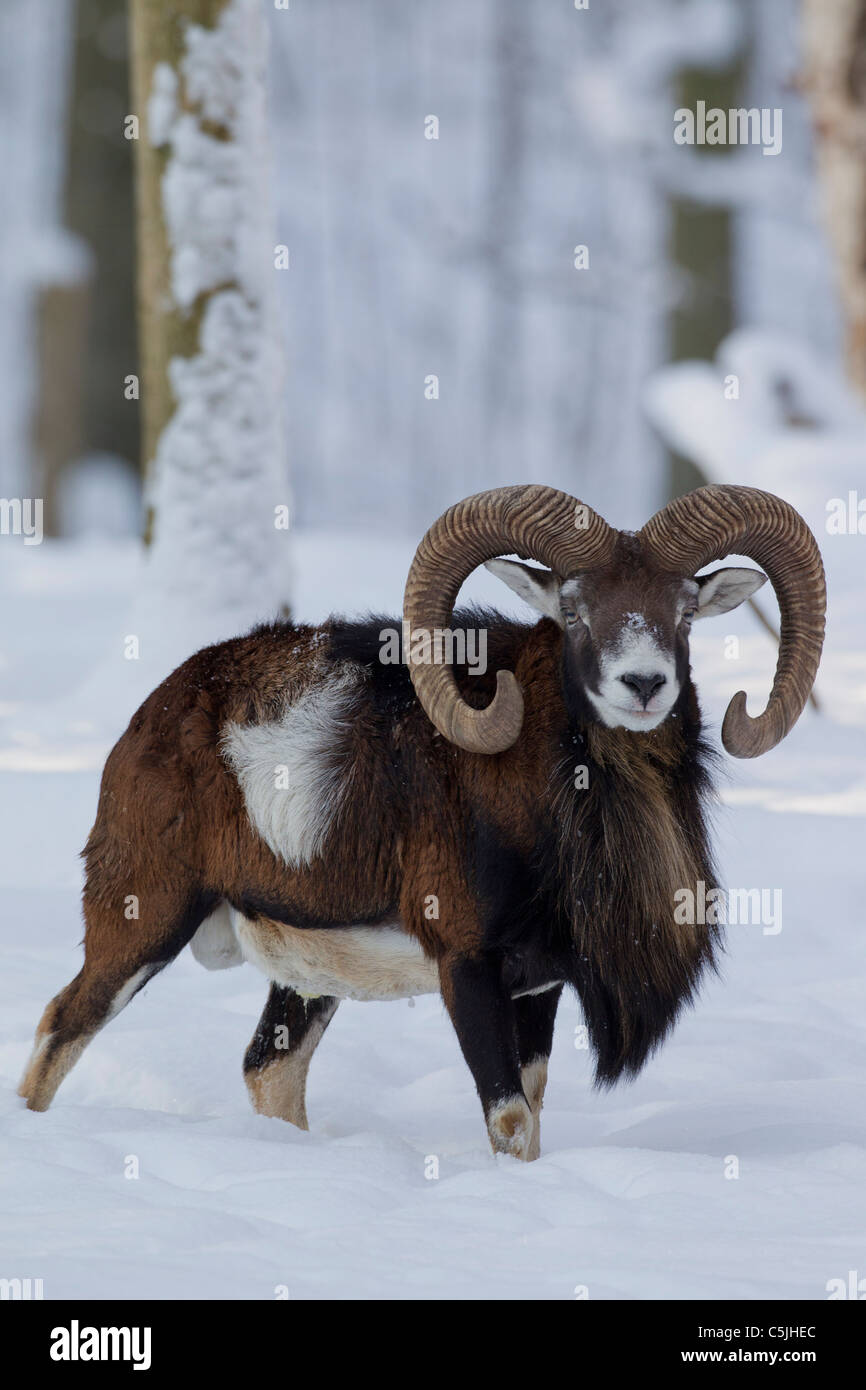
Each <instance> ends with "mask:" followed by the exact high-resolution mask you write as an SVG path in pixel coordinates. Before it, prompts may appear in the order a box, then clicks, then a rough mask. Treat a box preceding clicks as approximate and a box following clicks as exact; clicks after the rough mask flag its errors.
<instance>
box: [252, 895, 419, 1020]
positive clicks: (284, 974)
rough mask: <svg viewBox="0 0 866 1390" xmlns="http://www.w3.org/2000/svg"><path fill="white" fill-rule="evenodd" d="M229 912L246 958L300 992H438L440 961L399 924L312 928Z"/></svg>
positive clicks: (343, 995)
mask: <svg viewBox="0 0 866 1390" xmlns="http://www.w3.org/2000/svg"><path fill="white" fill-rule="evenodd" d="M229 912H230V915H231V921H232V926H233V927H234V932H235V936H236V938H237V942H238V945H239V946H240V949H241V951H242V952H243V957H244V960H247V961H249V963H250V965H254V966H256V968H257V969H258V970H261V971H262V972H263V973H264V974H265V975H266V976H267V977H268V979H269V980H275V981H276V983H277V984H280V985H289V986H290V987H291V988H292V989H294V990H297V992H298V993H299V994H306V995H320V994H329V995H333V996H334V998H336V999H364V1000H373V999H407V998H411V997H412V996H413V995H416V994H438V992H439V970H438V967H437V966H436V964H435V962H434V961H431V960H428V959H427V957H426V956H425V955H424V952H423V951H422V950H421V947H420V946H419V945H418V943H417V941H415V940H414V938H413V937H411V936H407V934H406V932H404V931H403V929H402V928H401V927H399V926H397V925H395V924H394V923H386V924H383V925H382V926H380V927H326V928H323V929H321V930H319V929H315V930H308V929H307V928H299V927H287V926H284V925H283V924H282V923H280V922H272V921H258V922H251V921H250V920H249V918H247V917H243V916H242V915H241V913H240V912H237V911H236V910H235V909H234V908H230V909H229Z"/></svg>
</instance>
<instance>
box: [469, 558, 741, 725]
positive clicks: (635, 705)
mask: <svg viewBox="0 0 866 1390" xmlns="http://www.w3.org/2000/svg"><path fill="white" fill-rule="evenodd" d="M488 568H489V569H491V570H492V571H493V572H494V573H495V574H497V575H498V576H499V578H501V579H504V580H505V582H506V583H507V584H508V585H509V586H510V587H511V588H512V589H514V590H515V592H516V593H519V594H520V595H521V597H522V598H524V599H526V601H527V602H528V603H530V604H532V606H533V607H534V608H535V609H536V610H537V611H538V612H541V613H544V614H545V615H546V616H547V617H550V618H553V620H554V621H555V622H556V623H558V624H559V626H560V627H561V628H562V629H563V666H564V676H565V684H566V689H567V690H568V691H569V692H572V693H576V692H581V693H582V694H583V695H584V696H585V697H586V699H587V701H588V703H589V705H590V707H591V709H592V711H593V712H594V714H595V715H596V717H597V718H598V720H599V721H600V722H601V723H602V724H606V725H607V726H608V727H609V728H616V727H620V728H626V729H635V730H638V729H640V730H648V729H655V728H657V727H658V725H659V724H661V723H662V721H663V720H664V719H666V718H667V716H668V715H669V714H670V712H671V710H672V709H673V707H674V705H675V704H676V702H677V699H678V698H679V695H680V691H681V690H682V688H683V685H684V684H685V682H686V681H687V680H688V677H689V633H690V631H691V626H692V623H693V622H695V621H697V620H698V619H700V618H708V617H712V616H714V615H715V614H717V613H726V612H728V611H729V610H730V609H732V608H736V607H737V605H738V604H740V603H743V602H744V600H745V599H747V598H748V597H749V595H750V594H752V593H754V591H755V590H756V589H758V588H759V587H760V586H761V585H762V584H763V583H764V582H765V579H766V576H765V575H763V574H762V573H761V572H760V571H759V570H751V569H721V570H715V571H714V572H713V573H712V574H709V575H702V576H700V577H699V578H689V579H680V578H678V577H677V576H675V575H669V574H660V573H659V572H658V571H652V570H649V569H646V568H644V567H643V566H642V565H634V566H632V567H630V568H629V570H628V571H627V572H626V573H623V572H622V571H621V570H611V569H600V570H594V571H593V572H592V573H591V574H586V575H581V576H578V577H577V578H573V579H567V580H565V581H564V582H562V581H560V580H559V579H558V578H557V576H555V575H553V574H551V573H550V572H549V571H548V570H540V569H534V568H531V567H529V566H527V565H522V564H518V563H517V562H516V561H512V560H492V561H490V562H489V564H488Z"/></svg>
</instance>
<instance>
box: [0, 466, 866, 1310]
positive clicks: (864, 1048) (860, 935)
mask: <svg viewBox="0 0 866 1390" xmlns="http://www.w3.org/2000/svg"><path fill="white" fill-rule="evenodd" d="M831 491H832V488H831ZM828 495H830V494H829V493H828ZM611 520H612V521H616V518H614V517H611ZM821 540H822V545H823V546H824V548H825V551H826V552H827V554H828V562H829V565H830V570H831V581H832V577H833V557H834V556H836V557H841V558H840V559H839V573H840V574H841V575H842V576H849V575H851V574H853V573H854V572H855V570H856V566H852V564H851V557H852V556H854V555H855V554H861V555H862V548H863V545H864V544H866V542H864V540H863V538H859V537H856V536H846V537H840V538H837V539H836V540H834V541H832V543H831V541H830V539H829V538H827V537H823V536H822V537H821ZM845 546H848V547H849V550H848V552H846V553H845V556H843V555H842V550H841V549H839V548H840V547H842V548H844V547H845ZM834 547H835V549H834ZM411 550H412V542H411V541H410V540H409V539H408V538H407V539H405V540H404V539H400V538H398V539H391V540H387V539H382V538H377V539H376V540H375V541H374V542H373V543H371V542H370V541H369V540H367V539H366V538H364V537H362V536H358V535H354V536H344V535H327V536H326V535H300V536H299V537H297V540H296V549H295V568H296V585H295V592H296V600H297V612H298V616H300V617H303V618H319V617H321V616H323V615H324V613H326V612H327V611H328V610H329V609H331V608H333V607H343V608H345V607H346V606H347V605H346V596H347V595H350V596H351V607H352V608H355V609H358V610H363V609H365V608H367V607H373V608H380V607H382V606H385V607H387V608H389V609H391V610H392V611H397V610H398V608H399V603H400V597H401V590H402V584H403V580H404V577H405V573H406V567H407V564H408V560H409V557H410V554H411ZM846 556H847V558H846ZM2 558H3V566H2V568H0V604H2V612H3V623H2V629H0V662H2V666H0V691H2V694H0V699H2V705H0V788H2V796H0V885H2V890H3V904H4V911H3V915H2V925H0V943H2V961H3V971H2V979H0V1001H2V1011H0V1113H2V1126H0V1213H2V1215H0V1276H2V1277H6V1278H14V1277H21V1278H25V1277H30V1278H41V1279H42V1280H43V1281H44V1293H45V1297H46V1298H58V1297H70V1296H79V1297H93V1298H107V1297H113V1298H116V1297H122V1298H145V1297H151V1298H201V1297H205V1298H249V1299H271V1298H274V1297H275V1296H280V1295H281V1294H282V1295H283V1296H284V1294H285V1292H287V1293H288V1296H290V1297H292V1298H312V1297H322V1296H324V1297H340V1298H358V1297H372V1298H413V1297H434V1298H437V1297H452V1298H453V1297H456V1298H482V1297H493V1298H544V1299H572V1298H574V1297H576V1296H581V1295H582V1296H587V1295H588V1296H589V1297H590V1298H593V1299H599V1298H630V1299H643V1298H651V1297H663V1298H715V1299H726V1298H734V1297H745V1298H765V1297H782V1298H792V1299H821V1298H825V1297H826V1296H827V1294H826V1285H827V1282H828V1281H829V1280H831V1279H834V1278H840V1279H847V1278H848V1272H849V1271H850V1270H852V1269H853V1270H857V1271H859V1275H860V1277H863V1276H864V1275H866V1210H864V1197H863V1193H864V1191H866V1106H864V1100H866V1009H864V1002H866V998H864V996H866V990H864V983H866V964H864V932H863V923H864V909H863V899H864V888H866V877H864V851H863V845H864V816H866V777H864V766H866V759H864V755H866V714H864V704H866V701H864V689H866V660H864V656H863V646H864V644H863V628H862V621H861V626H860V627H859V628H858V627H857V626H856V621H857V620H856V618H855V613H856V606H855V604H854V602H853V601H849V600H853V597H854V596H853V594H852V593H851V592H850V588H849V592H848V593H847V594H846V593H845V591H844V590H845V585H844V584H843V583H840V584H839V585H838V586H837V588H836V591H835V602H836V607H835V609H831V616H832V614H833V612H835V613H836V614H837V615H841V616H840V617H839V620H838V621H837V622H836V625H835V628H833V627H831V635H832V641H831V645H830V648H829V650H828V655H827V660H826V662H825V666H824V668H823V669H822V674H821V676H820V677H819V692H820V694H821V696H822V698H823V701H824V705H825V712H824V713H823V714H822V715H820V716H818V715H816V714H814V713H813V712H812V711H811V710H807V712H806V713H805V714H804V716H803V718H802V720H801V721H800V724H799V725H798V726H797V728H796V729H795V730H794V731H793V733H792V734H791V735H790V736H789V738H788V739H787V740H786V741H785V743H784V744H783V745H782V746H781V747H780V748H778V749H777V750H775V751H774V752H773V753H771V754H769V755H767V756H766V757H764V758H763V759H761V760H759V761H758V762H757V763H754V764H748V763H736V764H734V763H731V762H730V761H729V762H728V765H727V774H728V778H727V783H726V787H725V792H724V804H723V805H722V806H721V807H720V810H719V816H718V839H719V849H720V854H719V858H720V861H721V864H722V865H723V868H724V882H725V883H726V885H728V886H741V887H765V888H769V889H774V888H781V889H782V893H783V899H782V901H783V919H782V929H781V931H779V932H777V933H776V934H770V933H765V932H764V931H763V930H762V929H761V927H760V926H751V927H746V926H743V927H732V928H731V929H730V931H729V951H728V955H727V957H726V960H725V963H724V972H723V973H724V978H723V979H722V980H719V981H713V982H712V983H710V984H709V985H708V986H707V988H706V990H705V992H704V997H703V999H702V1001H701V1003H700V1005H699V1007H698V1009H697V1010H696V1011H695V1012H694V1013H692V1014H690V1015H688V1016H687V1017H686V1018H685V1019H684V1020H683V1022H682V1023H681V1025H680V1026H679V1028H678V1029H677V1031H676V1033H675V1035H674V1037H673V1039H672V1041H671V1042H670V1043H669V1044H668V1045H667V1047H666V1048H665V1049H664V1050H663V1052H662V1053H661V1054H660V1055H659V1056H658V1057H657V1058H656V1059H655V1060H654V1061H652V1062H651V1063H650V1065H649V1066H648V1067H647V1068H646V1070H645V1071H644V1073H643V1074H642V1076H641V1077H640V1078H639V1079H638V1080H637V1081H636V1082H635V1083H633V1084H631V1085H624V1086H621V1087H619V1088H618V1089H616V1090H615V1091H613V1092H612V1093H610V1094H606V1095H597V1094H595V1093H594V1092H593V1091H592V1089H591V1085H590V1063H589V1057H588V1054H587V1053H586V1052H585V1051H582V1050H580V1049H579V1048H577V1047H575V1035H576V1029H577V1026H578V1024H579V1022H580V1015H579V1010H578V1007H577V1004H576V1001H574V1000H573V999H568V1000H565V1001H564V1003H563V1006H562V1008H561V1010H560V1016H559V1020H558V1026H557V1034H556V1041H555V1046H554V1052H553V1057H552V1065H551V1079H550V1085H549V1090H548V1099H547V1104H546V1106H545V1110H544V1120H543V1127H542V1147H543V1156H542V1158H541V1159H540V1161H539V1162H537V1163H534V1164H530V1165H521V1164H519V1163H517V1162H516V1161H514V1160H512V1159H509V1158H504V1157H500V1158H494V1157H493V1156H492V1155H491V1154H490V1152H489V1150H488V1147H487V1139H486V1135H485V1131H484V1127H483V1124H482V1118H481V1113H480V1107H479V1105H478V1102H477V1099H476V1097H475V1094H474V1090H473V1085H472V1081H471V1078H470V1075H469V1072H468V1070H467V1068H466V1066H465V1065H464V1063H463V1061H462V1058H461V1056H460V1053H459V1049H458V1045H457V1041H456V1038H455V1036H454V1033H453V1031H452V1029H451V1026H450V1024H449V1022H448V1019H447V1017H446V1015H445V1012H444V1009H443V1007H442V1005H441V1003H440V1002H439V1000H438V999H435V998H425V999H420V1000H418V1001H417V1002H416V1006H415V1007H414V1008H409V1007H407V1004H406V1003H405V1002H404V1003H394V1004H355V1003H346V1004H343V1005H342V1006H341V1008H340V1010H339V1012H338V1014H337V1016H336V1019H335V1021H334V1023H333V1024H332V1026H331V1028H330V1031H329V1033H328V1035H327V1037H326V1039H325V1040H324V1042H323V1044H322V1046H321V1048H320V1049H319V1052H318V1053H317V1055H316V1058H315V1060H314V1062H313V1065H312V1068H311V1073H310V1085H309V1092H308V1108H309V1112H310V1120H311V1125H312V1129H311V1132H310V1133H306V1134H305V1133H301V1132H299V1131H297V1130H295V1129H293V1128H292V1127H290V1126H289V1125H287V1124H284V1123H283V1122H281V1121H279V1120H272V1119H266V1118H263V1117H257V1116H255V1115H253V1113H252V1111H251V1110H250V1108H249V1106H248V1102H247V1098H246V1092H245V1089H244V1085H243V1081H242V1078H241V1058H242V1054H243V1051H244V1048H245V1046H246V1043H247V1041H248V1040H249V1037H250V1035H251V1033H252V1031H253V1028H254V1026H255V1023H256V1021H257V1019H258V1015H259V1012H260V1010H261V1007H262V1004H263V1002H264V998H265V995H266V989H267V987H266V984H265V982H264V980H263V979H262V978H260V977H259V976H258V975H257V974H256V973H255V972H254V971H253V970H252V969H251V968H250V967H248V966H244V967H242V968H241V969H240V970H233V971H226V972H223V973H221V974H208V973H206V972H205V971H204V970H202V969H201V968H200V967H199V966H197V965H196V964H195V962H194V961H193V959H192V957H191V955H190V953H189V952H188V951H185V952H184V953H183V955H182V956H181V957H180V958H179V959H178V960H177V961H176V962H175V964H174V965H172V966H171V967H170V968H169V969H168V970H166V971H165V972H164V973H163V974H162V975H161V976H159V977H157V978H156V979H155V980H154V981H153V982H152V983H151V984H150V985H149V986H148V987H147V988H146V989H145V990H144V991H142V993H141V994H140V995H139V996H138V997H137V998H136V999H135V1000H134V1001H133V1003H132V1004H131V1005H130V1006H129V1008H128V1009H127V1010H126V1011H125V1012H124V1013H123V1014H122V1015H121V1016H120V1017H119V1018H118V1019H117V1020H115V1022H113V1023H112V1024H111V1025H110V1026H109V1028H108V1029H107V1030H106V1031H105V1032H104V1033H103V1034H102V1035H101V1036H100V1037H99V1038H97V1040H96V1041H95V1042H94V1043H93V1044H92V1046H91V1047H90V1048H89V1050H88V1051H87V1052H86V1053H85V1055H84V1057H83V1059H82V1061H81V1062H80V1063H79V1065H78V1066H77V1067H76V1068H75V1070H74V1071H73V1072H72V1074H71V1076H70V1077H69V1079H68V1081H67V1082H66V1083H65V1084H64V1086H63V1087H62V1088H61V1091H60V1093H59V1095H58V1098H57V1100H56V1101H55V1104H54V1106H53V1108H52V1109H51V1110H50V1111H49V1112H48V1113H46V1114H41V1115H37V1114H31V1113H29V1112H28V1111H26V1110H25V1108H24V1104H23V1102H22V1101H21V1100H19V1099H18V1098H17V1096H16V1095H15V1087H16V1085H17V1082H18V1079H19V1075H20V1072H21V1069H22V1067H23V1064H24V1061H25V1058H26V1056H27V1053H28V1051H29V1047H30V1042H31V1037H32V1032H33V1029H34V1027H35V1024H36V1022H37V1019H38V1017H39V1014H40V1011H41V1010H42V1008H43V1006H44V1005H45V1003H46V1002H47V1000H48V999H49V997H50V996H51V995H53V994H54V993H55V992H56V991H57V990H58V989H59V988H60V987H61V986H62V985H63V984H65V983H66V981H67V980H68V979H70V978H71V976H72V975H73V974H74V973H75V972H76V971H77V969H78V966H79V959H80V951H79V947H78V942H79V940H80V936H81V923H80V911H79V903H78V890H79V886H80V866H79V862H78V860H77V857H76V856H77V854H78V851H79V850H80V848H81V846H82V845H83V843H84V839H85V837H86V834H87V831H88V829H89V826H90V823H91V820H92V817H93V814H94V810H95V804H96V793H97V786H98V778H99V771H100V768H101V763H102V758H103V756H104V753H105V751H106V747H107V745H108V744H109V743H110V742H111V740H112V739H113V738H114V737H115V736H116V734H117V732H118V731H119V730H120V728H121V727H122V726H123V724H124V723H125V722H126V719H127V718H128V716H129V713H130V712H131V709H132V707H133V705H134V703H135V700H137V698H138V690H137V686H140V685H142V684H143V685H144V686H145V688H146V687H147V686H148V685H149V684H151V683H152V682H153V680H155V679H158V678H159V676H160V675H161V674H162V673H161V672H159V671H154V672H148V671H147V669H146V653H143V654H142V662H141V663H138V664H137V663H135V662H128V661H125V660H124V657H123V643H124V638H125V636H126V635H127V634H128V628H127V626H126V625H125V624H126V621H127V616H126V615H127V614H128V612H129V611H130V607H131V598H130V595H131V592H132V589H133V585H134V584H135V583H136V579H137V564H138V561H137V558H136V555H135V551H134V549H133V548H132V547H126V546H110V547H109V546H105V545H102V546H100V545H98V544H96V543H92V544H90V543H89V544H87V545H85V544H78V545H68V544H67V545H65V544H63V543H57V542H54V543H51V542H46V543H45V544H43V545H42V546H40V547H31V548H29V549H26V548H24V547H22V546H14V545H12V543H11V542H5V543H4V551H3V557H2ZM860 571H861V572H862V560H860ZM845 582H846V583H847V579H846V581H845ZM473 585H474V592H475V593H476V594H478V595H480V596H486V597H488V598H493V597H497V598H499V600H500V601H501V604H502V605H503V606H504V607H509V596H508V595H507V593H506V591H504V590H501V589H500V588H499V586H497V585H496V583H495V581H494V580H493V579H492V578H491V577H490V576H487V575H484V576H482V577H480V578H478V579H477V580H475V581H473ZM861 589H862V586H861ZM832 592H833V590H832V587H831V593H832ZM514 602H516V600H515V601H514ZM843 619H844V621H843ZM731 634H734V635H739V636H740V639H741V650H740V656H739V659H737V660H731V659H729V658H726V657H725V655H724V647H725V641H724V639H725V638H726V637H727V636H729V635H731ZM693 654H694V667H695V672H696V676H697V679H698V683H699V687H700V688H701V690H702V692H703V695H704V697H705V704H706V706H707V708H708V712H709V714H710V715H711V717H712V718H713V719H714V720H715V721H716V722H718V719H719V717H720V715H721V712H722V710H723V708H724V704H725V702H726V699H727V698H728V697H729V696H730V694H731V693H732V692H733V690H735V689H739V688H740V687H741V686H744V687H745V688H747V689H748V690H749V691H750V695H751V696H752V700H751V705H752V709H753V710H754V709H756V708H759V707H760V702H761V700H762V699H763V697H764V696H765V694H766V691H767V689H768V682H769V679H770V675H771V672H772V667H773V660H774V650H773V647H772V644H771V642H770V640H769V639H768V638H767V636H766V635H765V634H764V633H763V632H762V631H761V629H760V628H759V627H758V625H757V623H756V622H755V620H754V619H753V617H752V616H751V614H750V613H749V612H747V611H742V610H740V611H739V612H738V613H736V614H731V615H728V616H727V617H726V618H725V619H716V620H713V622H711V623H708V624H706V625H705V627H704V628H703V630H699V631H698V632H697V633H696V635H695V638H694V640H693ZM133 668H134V669H133ZM94 669H95V670H97V671H98V672H99V673H100V674H99V676H98V677H97V678H94V676H93V674H92V673H93V671H94ZM124 681H127V683H128V687H129V688H128V690H127V689H126V687H125V686H124V685H123V682H124ZM82 682H83V684H82ZM76 690H78V692H79V693H78V694H75V691H76ZM82 691H83V693H82ZM106 691H110V692H111V697H110V699H109V698H108V696H107V695H106V694H105V693H104V692H106ZM118 691H119V692H120V693H119V694H118ZM101 692H103V693H101ZM40 702H41V706H40ZM40 708H41V713H40ZM431 1158H435V1159H436V1160H438V1177H430V1176H428V1175H429V1174H430V1173H431V1170H432V1169H434V1168H435V1165H434V1164H432V1163H431ZM129 1174H134V1175H133V1176H130V1175H129ZM733 1174H738V1175H736V1176H733ZM584 1291H585V1292H584Z"/></svg>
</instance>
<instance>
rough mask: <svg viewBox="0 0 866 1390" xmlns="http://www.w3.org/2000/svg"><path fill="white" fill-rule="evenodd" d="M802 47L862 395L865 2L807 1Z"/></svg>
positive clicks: (851, 360) (865, 344) (851, 367)
mask: <svg viewBox="0 0 866 1390" xmlns="http://www.w3.org/2000/svg"><path fill="white" fill-rule="evenodd" d="M803 50H804V56H805V78H804V84H803V85H804V86H805V87H806V89H807V91H808V94H809V97H810V98H811V102H812V109H813V112H814V118H815V135H816V143H817V149H818V165H819V169H820V173H821V180H822V183H823V188H824V204H825V209H826V222H827V229H828V233H829V236H830V241H831V244H832V247H833V250H834V252H835V256H836V267H837V275H838V280H839V288H840V292H841V298H842V309H843V313H844V315H845V321H846V339H847V341H846V359H847V369H848V376H849V378H850V380H851V382H852V384H853V385H854V386H855V387H856V388H857V389H858V390H859V391H860V392H861V393H866V0H804V3H803Z"/></svg>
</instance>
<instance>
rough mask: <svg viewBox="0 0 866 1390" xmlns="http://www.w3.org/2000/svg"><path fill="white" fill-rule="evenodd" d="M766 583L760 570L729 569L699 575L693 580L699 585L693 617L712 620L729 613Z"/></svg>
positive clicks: (765, 578) (764, 576)
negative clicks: (717, 615) (695, 610)
mask: <svg viewBox="0 0 866 1390" xmlns="http://www.w3.org/2000/svg"><path fill="white" fill-rule="evenodd" d="M766 582H767V576H766V575H765V574H763V573H762V572H761V571H760V570H747V569H733V568H731V569H722V570H713V572H712V574H702V575H699V577H698V578H697V579H696V580H695V583H696V584H699V585H700V591H699V593H698V604H697V612H696V614H695V617H696V618H714V617H715V616H716V614H717V613H730V611H731V609H732V608H739V606H740V604H741V603H745V601H746V599H747V598H751V597H752V594H753V593H754V592H755V591H756V589H760V587H761V585H762V584H766Z"/></svg>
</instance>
